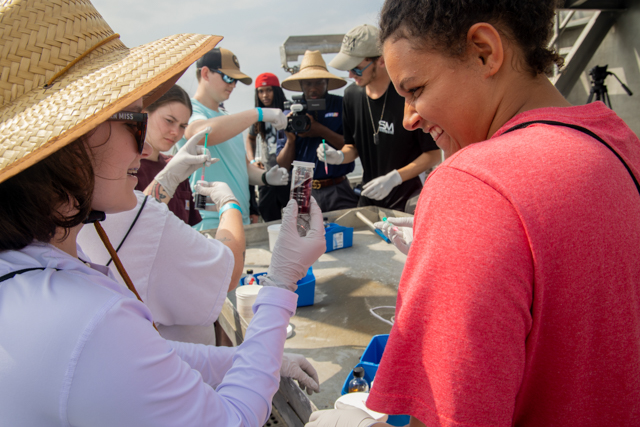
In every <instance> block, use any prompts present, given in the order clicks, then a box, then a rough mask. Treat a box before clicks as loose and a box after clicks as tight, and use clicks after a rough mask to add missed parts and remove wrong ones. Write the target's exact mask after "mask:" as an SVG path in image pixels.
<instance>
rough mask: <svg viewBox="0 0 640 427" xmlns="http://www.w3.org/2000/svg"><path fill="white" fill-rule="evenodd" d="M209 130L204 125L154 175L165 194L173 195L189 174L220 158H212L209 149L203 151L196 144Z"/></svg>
mask: <svg viewBox="0 0 640 427" xmlns="http://www.w3.org/2000/svg"><path fill="white" fill-rule="evenodd" d="M209 132H211V128H210V127H206V128H204V129H203V130H201V131H200V132H198V133H196V134H195V135H193V136H192V137H191V139H189V140H188V141H187V143H186V144H184V145H183V146H182V148H181V149H180V150H178V152H177V153H176V155H175V156H173V158H172V159H171V160H169V163H167V165H166V166H165V167H164V169H162V170H161V171H160V172H159V173H158V174H157V175H156V177H155V180H156V181H157V182H158V183H159V184H160V185H162V187H163V188H164V189H165V191H166V192H167V194H168V195H169V196H171V197H173V193H175V191H176V188H178V185H179V184H180V183H181V182H182V181H184V180H185V179H187V178H189V177H190V176H191V174H193V173H194V172H195V171H197V170H198V169H199V168H201V167H203V165H204V166H205V167H207V166H211V165H212V164H214V163H215V162H217V161H218V160H220V159H215V158H214V159H212V158H211V155H210V154H209V151H208V150H207V152H206V153H205V149H204V147H203V146H201V145H198V142H200V140H201V139H202V138H204V135H205V134H206V133H209Z"/></svg>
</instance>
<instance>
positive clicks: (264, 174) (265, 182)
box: [262, 172, 270, 187]
mask: <svg viewBox="0 0 640 427" xmlns="http://www.w3.org/2000/svg"><path fill="white" fill-rule="evenodd" d="M262 182H263V183H264V185H266V186H267V187H270V185H269V183H268V182H267V173H266V172H263V173H262Z"/></svg>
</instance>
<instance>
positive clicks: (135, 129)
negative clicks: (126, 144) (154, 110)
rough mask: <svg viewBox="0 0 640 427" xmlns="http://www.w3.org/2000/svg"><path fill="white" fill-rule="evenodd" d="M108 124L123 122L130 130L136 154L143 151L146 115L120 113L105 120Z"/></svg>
mask: <svg viewBox="0 0 640 427" xmlns="http://www.w3.org/2000/svg"><path fill="white" fill-rule="evenodd" d="M107 121H108V122H111V121H117V122H125V124H126V125H127V126H128V127H129V128H130V129H131V133H132V134H133V137H134V138H135V139H136V144H137V147H138V153H140V154H142V150H144V139H145V136H146V135H147V113H134V112H132V111H120V112H117V113H115V114H114V115H113V116H111V117H109V118H108V119H107Z"/></svg>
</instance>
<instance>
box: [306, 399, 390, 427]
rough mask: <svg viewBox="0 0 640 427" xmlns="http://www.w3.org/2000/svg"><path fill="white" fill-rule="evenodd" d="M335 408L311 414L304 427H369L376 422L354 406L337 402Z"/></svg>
mask: <svg viewBox="0 0 640 427" xmlns="http://www.w3.org/2000/svg"><path fill="white" fill-rule="evenodd" d="M336 408H338V409H325V410H323V411H315V412H313V413H312V414H311V416H310V417H309V422H308V423H307V424H305V427H369V426H371V425H373V424H375V423H376V422H377V421H376V420H374V419H373V418H371V416H369V414H367V413H366V412H365V411H363V410H362V409H358V408H356V407H354V406H351V405H347V404H345V403H342V402H337V403H336Z"/></svg>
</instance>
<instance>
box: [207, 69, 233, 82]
mask: <svg viewBox="0 0 640 427" xmlns="http://www.w3.org/2000/svg"><path fill="white" fill-rule="evenodd" d="M210 71H213V72H214V73H218V74H220V75H221V76H222V81H223V82H225V83H227V84H233V83H235V82H237V81H238V79H234V78H233V77H229V76H227V75H226V74H225V73H223V72H222V71H220V70H210Z"/></svg>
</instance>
